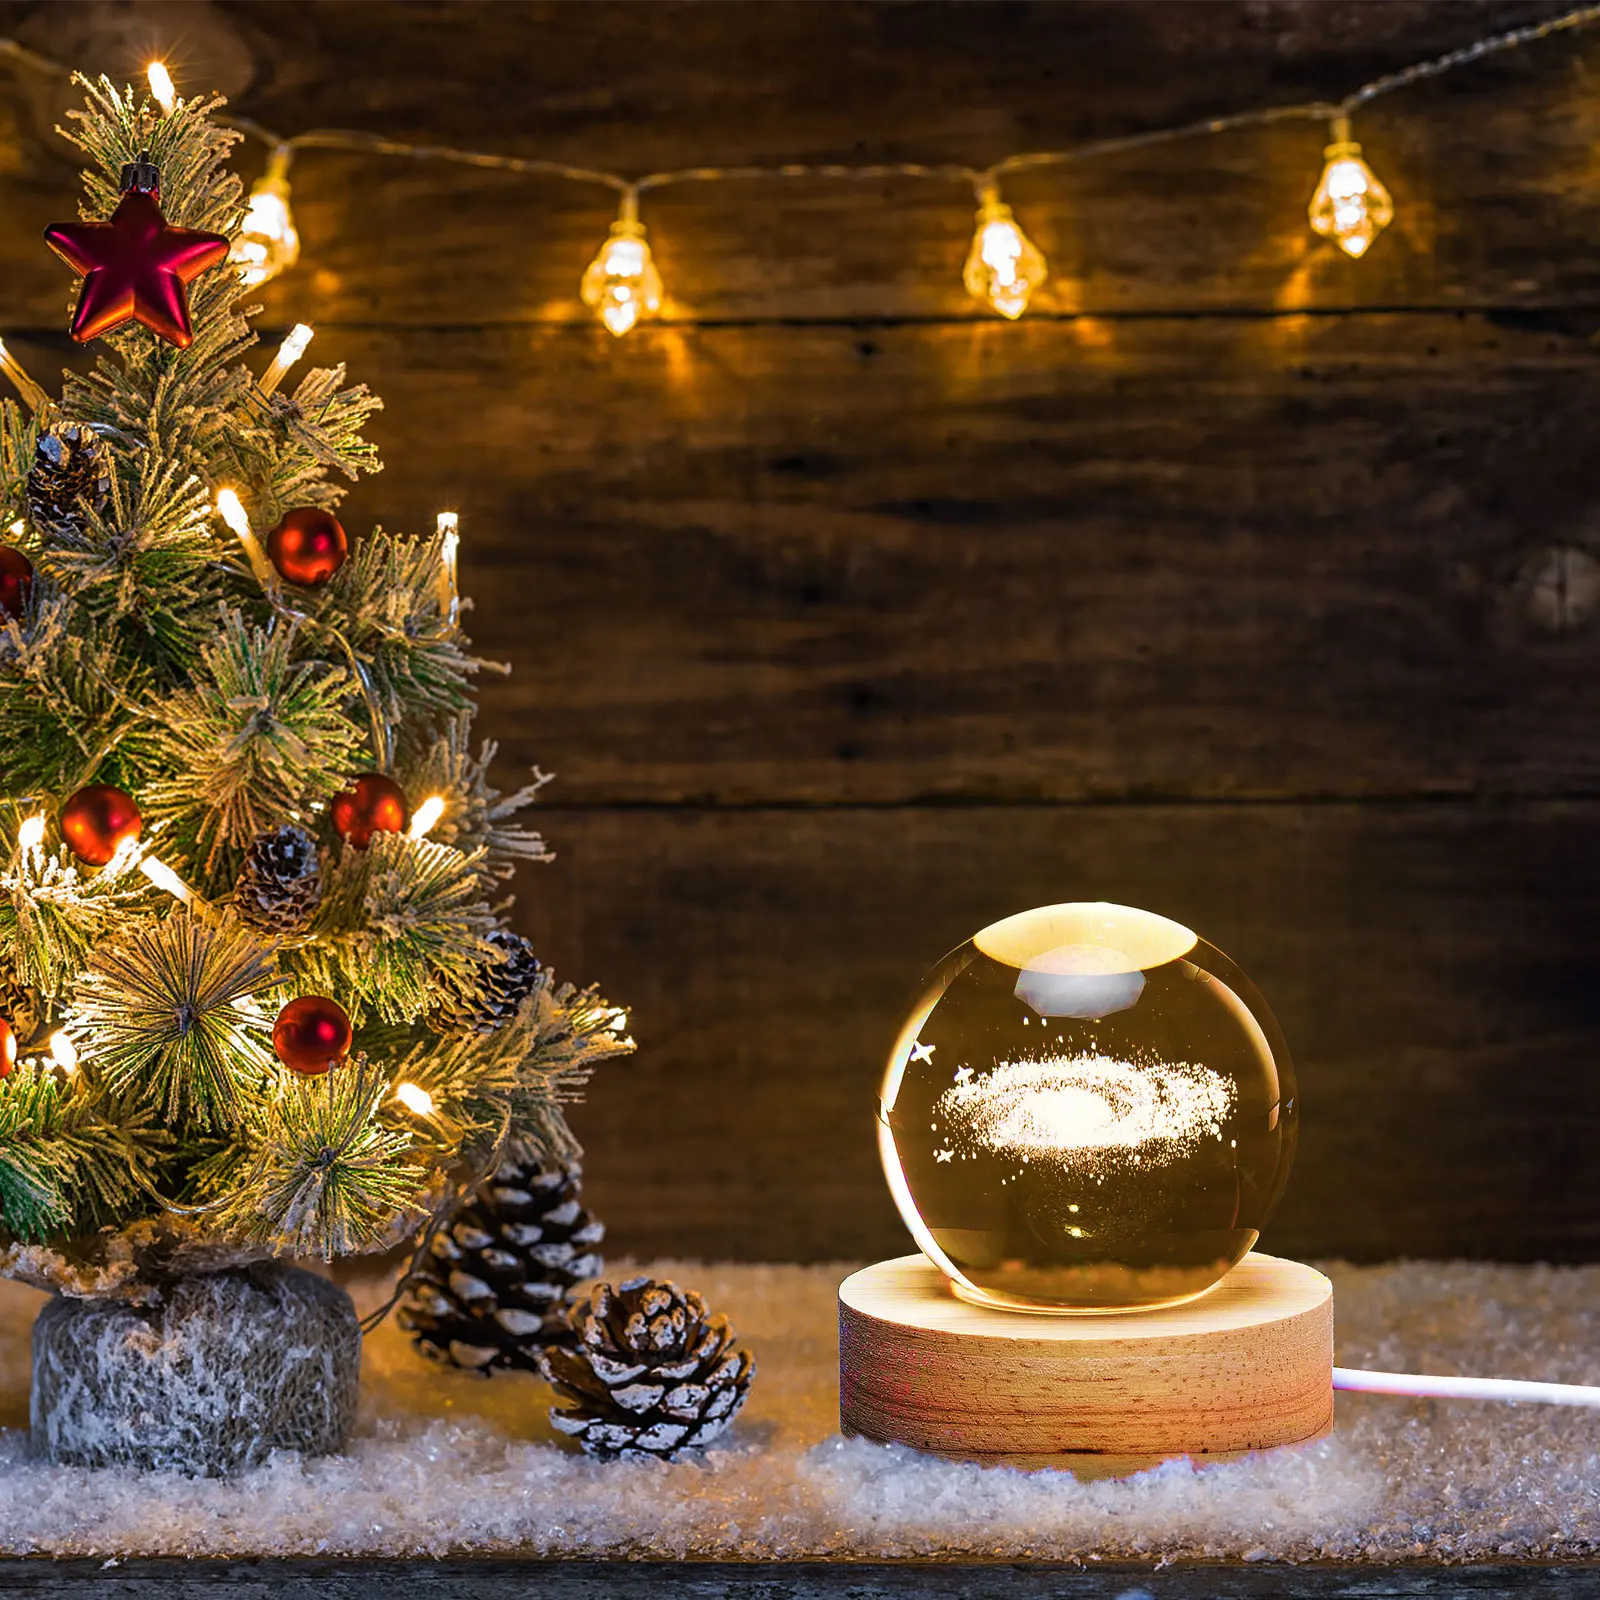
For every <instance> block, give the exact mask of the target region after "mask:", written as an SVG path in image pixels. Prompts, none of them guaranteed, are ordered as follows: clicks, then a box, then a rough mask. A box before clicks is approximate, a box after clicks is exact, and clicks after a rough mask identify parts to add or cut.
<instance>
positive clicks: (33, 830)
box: [17, 811, 44, 850]
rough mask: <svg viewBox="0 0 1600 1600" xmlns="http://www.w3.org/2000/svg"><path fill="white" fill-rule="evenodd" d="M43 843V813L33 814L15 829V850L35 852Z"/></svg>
mask: <svg viewBox="0 0 1600 1600" xmlns="http://www.w3.org/2000/svg"><path fill="white" fill-rule="evenodd" d="M43 843H44V813H43V812H42V811H37V812H35V813H34V814H33V815H32V816H31V817H29V818H27V820H26V821H24V822H23V824H22V826H21V827H20V828H18V829H17V848H18V849H19V850H37V849H38V848H39V846H40V845H42V844H43Z"/></svg>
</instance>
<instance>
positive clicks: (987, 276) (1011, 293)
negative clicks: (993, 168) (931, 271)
mask: <svg viewBox="0 0 1600 1600" xmlns="http://www.w3.org/2000/svg"><path fill="white" fill-rule="evenodd" d="M1049 276H1050V267H1049V263H1048V262H1046V260H1045V258H1044V252H1043V251H1042V250H1040V249H1039V247H1038V246H1037V245H1036V244H1035V243H1034V242H1033V241H1032V240H1031V239H1030V238H1029V237H1028V236H1027V234H1025V233H1024V232H1023V231H1022V229H1021V228H1019V227H1018V226H1017V222H1016V218H1015V217H1013V216H1012V215H1011V207H1010V206H1008V205H1003V204H1002V203H1001V200H1000V195H999V192H998V191H997V190H995V189H992V188H991V189H986V190H985V191H984V193H983V196H982V198H981V200H980V203H979V206H978V227H977V231H976V232H975V233H974V234H973V236H972V249H971V250H970V251H969V252H968V254H967V265H966V268H965V270H964V271H963V272H962V274H961V281H962V282H963V283H964V284H965V285H966V286H967V293H968V294H970V295H971V296H972V298H973V299H974V300H979V301H981V302H982V303H983V304H984V305H986V306H990V307H992V308H993V309H994V310H996V311H998V312H999V313H1000V315H1001V316H1002V317H1009V318H1010V319H1011V320H1012V321H1013V322H1014V321H1016V319H1017V318H1018V317H1020V316H1021V315H1022V313H1023V312H1024V311H1026V310H1027V309H1028V301H1029V300H1030V299H1032V298H1033V294H1034V291H1035V290H1036V289H1038V288H1039V286H1040V285H1041V284H1042V283H1043V282H1044V281H1045V279H1046V278H1048V277H1049Z"/></svg>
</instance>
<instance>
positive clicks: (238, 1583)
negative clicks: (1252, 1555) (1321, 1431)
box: [0, 1559, 1600, 1600]
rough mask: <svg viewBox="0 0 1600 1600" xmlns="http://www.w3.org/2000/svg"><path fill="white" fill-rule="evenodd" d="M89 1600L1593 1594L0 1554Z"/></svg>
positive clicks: (1475, 1584)
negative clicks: (150, 1599)
mask: <svg viewBox="0 0 1600 1600" xmlns="http://www.w3.org/2000/svg"><path fill="white" fill-rule="evenodd" d="M76 1593H84V1594H92V1595H94V1596H95V1597H96V1600H145V1597H146V1596H156V1597H159V1600H200V1597H207V1596H213V1595H218V1594H223V1595H227V1596H230V1597H234V1600H268V1597H271V1600H278V1597H279V1596H282V1595H290V1596H293V1597H294V1600H523V1597H524V1596H526V1595H528V1594H530V1593H537V1594H540V1595H550V1596H554V1597H556V1600H656V1597H658V1596H664V1595H669V1596H677V1595H681V1596H684V1597H685V1600H777V1597H778V1596H792V1597H793V1600H958V1597H959V1600H1127V1597H1128V1595H1129V1594H1130V1593H1133V1594H1141V1593H1143V1594H1150V1595H1153V1596H1155V1597H1156V1600H1593V1597H1594V1596H1596V1595H1600V1570H1597V1569H1596V1568H1595V1567H1592V1566H1584V1565H1567V1566H1531V1565H1514V1564H1511V1563H1507V1564H1505V1565H1501V1566H1484V1565H1477V1566H1450V1567H1446V1566H1437V1567H1382V1566H1340V1565H1333V1564H1322V1563H1316V1562H1311V1563H1306V1564H1303V1565H1300V1566H1281V1565H1279V1564H1277V1563H1275V1562H1270V1561H1261V1562H1256V1563H1254V1564H1252V1565H1250V1566H1242V1567H1241V1566H1224V1565H1221V1564H1213V1563H1205V1564H1198V1563H1197V1564H1194V1565H1185V1564H1183V1563H1175V1564H1171V1565H1167V1566H1163V1567H1161V1568H1159V1569H1157V1568H1156V1567H1154V1566H1153V1565H1139V1566H1135V1565H1131V1564H1127V1563H1120V1562H1119V1563H1112V1562H1093V1563H1091V1564H1089V1565H1087V1566H1075V1567H1063V1566H1050V1565H1047V1564H1038V1565H1027V1566H1022V1565H1011V1564H1008V1565H998V1564H994V1563H987V1564H980V1563H973V1562H961V1561H949V1562H938V1563H933V1562H923V1561H906V1562H896V1563H893V1564H889V1563H872V1564H868V1563H860V1562H851V1561H839V1562H830V1563H820V1562H818V1563H797V1562H764V1563H761V1564H759V1565H757V1564H753V1563H752V1564H748V1565H738V1564H734V1563H727V1562H710V1561H707V1562H699V1561H692V1562H676V1563H664V1562H657V1561H625V1562H585V1561H572V1562H555V1561H516V1560H505V1559H499V1560H454V1561H451V1560H444V1561H440V1560H428V1561H144V1560H141V1561H124V1562H121V1563H119V1564H118V1565H117V1567H116V1568H114V1569H112V1570H109V1571H108V1570H107V1566H106V1563H105V1562H102V1561H42V1560H33V1561H19V1560H6V1561H0V1594H5V1595H18V1596H30V1595H57V1594H76Z"/></svg>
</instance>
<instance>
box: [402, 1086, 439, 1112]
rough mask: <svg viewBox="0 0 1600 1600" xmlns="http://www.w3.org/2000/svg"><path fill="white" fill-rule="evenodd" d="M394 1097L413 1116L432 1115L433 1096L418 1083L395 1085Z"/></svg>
mask: <svg viewBox="0 0 1600 1600" xmlns="http://www.w3.org/2000/svg"><path fill="white" fill-rule="evenodd" d="M394 1097H395V1099H396V1100H398V1101H399V1102H400V1104H401V1105H403V1106H404V1107H405V1108H406V1110H407V1111H409V1112H411V1113H412V1114H413V1115H414V1116H418V1117H431V1116H432V1115H433V1096H432V1095H431V1094H429V1093H428V1091H427V1090H426V1089H424V1088H423V1087H422V1085H421V1084H420V1083H397V1084H396V1085H395V1086H394Z"/></svg>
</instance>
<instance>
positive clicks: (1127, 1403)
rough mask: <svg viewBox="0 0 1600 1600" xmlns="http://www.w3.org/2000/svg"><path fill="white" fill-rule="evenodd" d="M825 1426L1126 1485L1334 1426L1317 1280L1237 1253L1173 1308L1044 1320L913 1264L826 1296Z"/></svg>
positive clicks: (883, 1265)
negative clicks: (831, 1314)
mask: <svg viewBox="0 0 1600 1600" xmlns="http://www.w3.org/2000/svg"><path fill="white" fill-rule="evenodd" d="M839 1425H840V1427H841V1428H842V1430H843V1431H844V1432H845V1433H847V1434H855V1435H860V1436H862V1437H865V1438H868V1439H876V1440H878V1441H879V1442H880V1443H883V1444H905V1445H910V1446H911V1447H912V1448H913V1449H915V1450H925V1451H929V1452H931V1453H932V1454H934V1455H939V1456H945V1457H947V1458H948V1459H950V1460H955V1461H981V1462H984V1463H986V1464H990V1465H1003V1466H1013V1467H1023V1468H1036V1467H1057V1468H1065V1469H1067V1470H1068V1471H1070V1472H1072V1473H1073V1474H1074V1475H1075V1476H1076V1477H1079V1478H1086V1479H1087V1478H1112V1477H1127V1476H1129V1475H1130V1474H1132V1473H1136V1472H1144V1471H1147V1470H1148V1469H1149V1468H1151V1467H1153V1466H1157V1465H1159V1464H1160V1463H1161V1462H1162V1461H1169V1460H1174V1459H1177V1458H1179V1457H1183V1456H1188V1457H1191V1458H1192V1459H1194V1460H1196V1461H1200V1460H1232V1459H1235V1458H1237V1457H1239V1456H1242V1455H1248V1454H1249V1453H1250V1452H1252V1451H1255V1450H1266V1449H1272V1448H1274V1447H1276V1446H1279V1445H1290V1444H1303V1443H1306V1442H1308V1441H1309V1440H1312V1439H1320V1438H1322V1437H1323V1435H1325V1434H1326V1433H1328V1432H1329V1431H1330V1430H1331V1429H1332V1427H1333V1285H1332V1284H1331V1283H1329V1282H1328V1280H1327V1279H1326V1278H1325V1277H1323V1275H1322V1274H1321V1273H1320V1272H1316V1271H1314V1270H1313V1269H1312V1268H1310V1267H1306V1266H1302V1265H1300V1264H1299V1263H1297V1262H1293V1261H1284V1260H1281V1259H1279V1258H1278V1257H1276V1256H1268V1255H1260V1254H1251V1255H1248V1256H1246V1257H1245V1258H1244V1260H1243V1261H1241V1262H1240V1263H1239V1265H1238V1266H1237V1267H1235V1268H1234V1269H1233V1271H1232V1272H1230V1273H1229V1274H1228V1276H1227V1277H1226V1278H1224V1279H1223V1280H1222V1282H1221V1283H1220V1284H1218V1285H1217V1287H1216V1288H1214V1289H1213V1290H1211V1291H1210V1293H1208V1294H1205V1295H1202V1296H1201V1297H1200V1298H1199V1299H1198V1300H1194V1301H1191V1302H1189V1303H1188V1304H1187V1305H1181V1306H1169V1307H1167V1308H1166V1309H1165V1310H1160V1311H1143V1312H1130V1313H1127V1314H1125V1315H1122V1316H1085V1317H1048V1316H1028V1315H1022V1314H1019V1313H1017V1312H1006V1311H996V1310H993V1309H991V1308H989V1307H984V1306H976V1305H969V1304H968V1303H967V1302H965V1301H963V1300H958V1299H956V1298H955V1296H954V1295H952V1294H951V1293H950V1289H949V1286H948V1285H947V1284H946V1282H945V1280H944V1277H943V1275H942V1274H941V1273H940V1272H939V1271H938V1269H937V1268H936V1267H934V1266H933V1265H932V1263H931V1262H929V1261H928V1260H927V1259H926V1258H925V1257H924V1256H921V1255H912V1256H901V1257H899V1258H898V1259H896V1260H893V1261H880V1262H878V1263H877V1264H876V1265H875V1266H871V1267H865V1268H863V1269H862V1270H861V1271H860V1272H855V1273H852V1274H851V1275H850V1276H849V1277H848V1278H846V1279H845V1281H844V1282H843V1283H842V1284H841V1285H840V1286H839Z"/></svg>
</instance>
